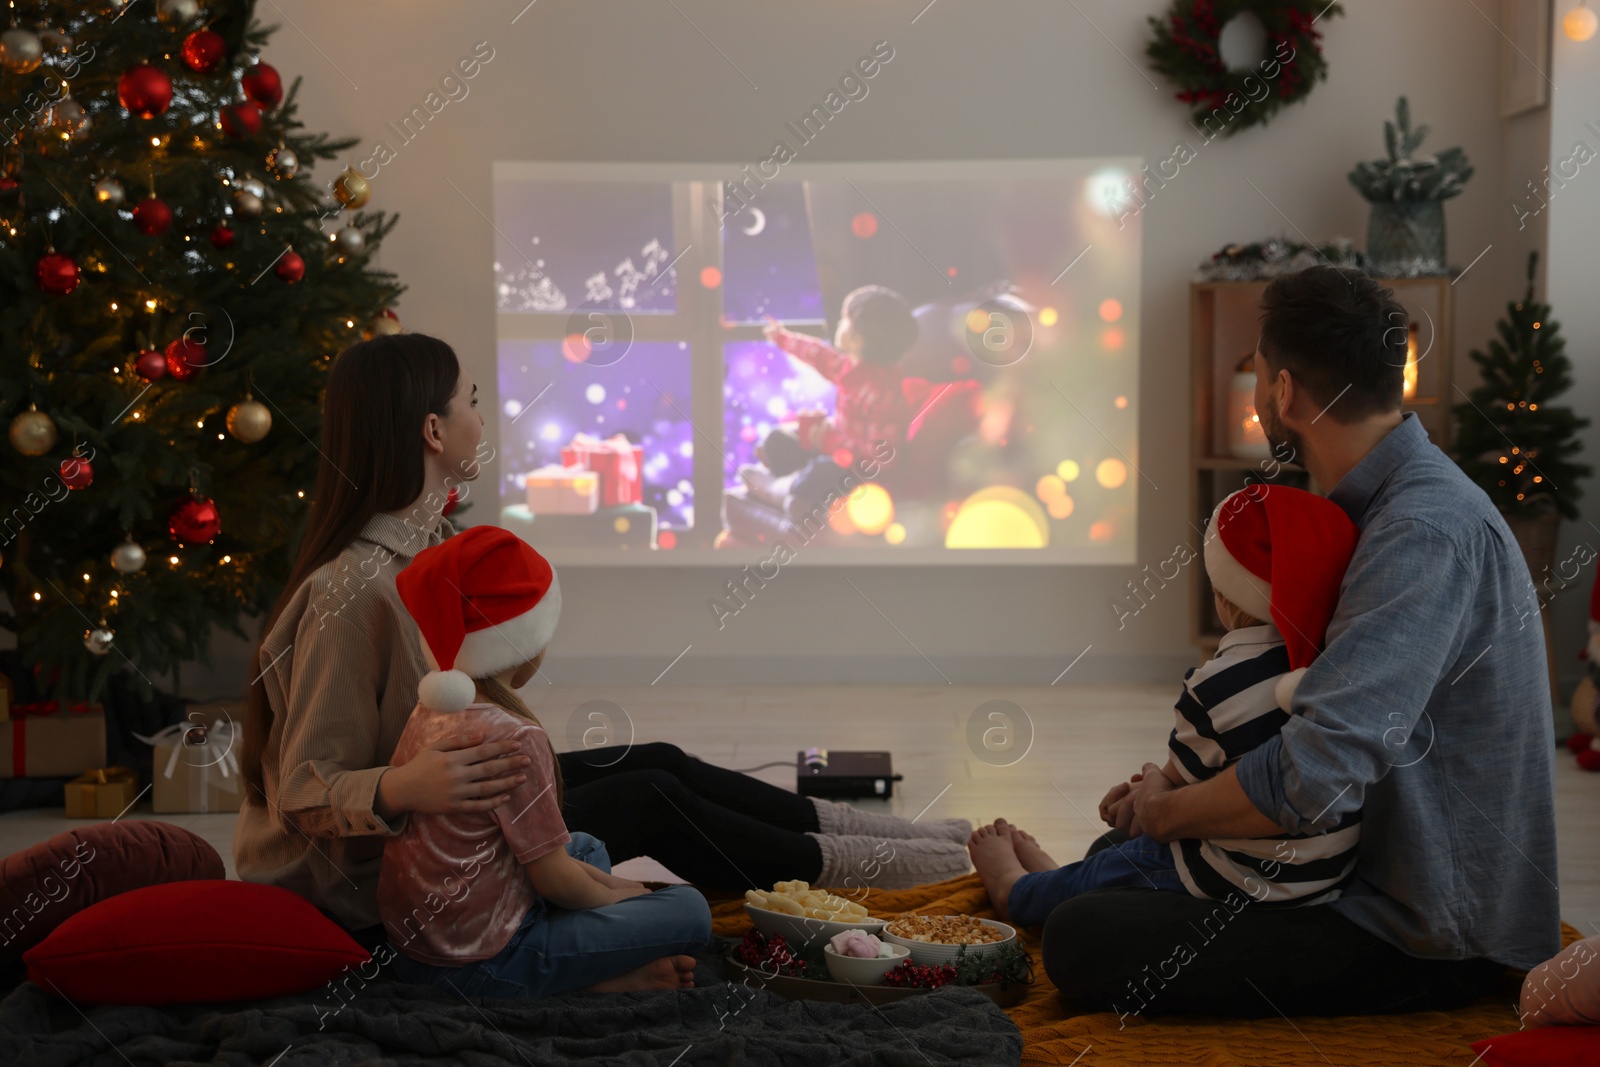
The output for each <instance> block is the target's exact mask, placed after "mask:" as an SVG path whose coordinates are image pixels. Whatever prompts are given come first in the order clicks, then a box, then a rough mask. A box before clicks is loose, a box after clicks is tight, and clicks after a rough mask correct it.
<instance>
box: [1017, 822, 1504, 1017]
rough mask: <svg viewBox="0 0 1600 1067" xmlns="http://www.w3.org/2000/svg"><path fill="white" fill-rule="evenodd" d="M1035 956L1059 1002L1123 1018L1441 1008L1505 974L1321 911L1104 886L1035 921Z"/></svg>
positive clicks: (1473, 996) (1490, 986)
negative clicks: (1038, 939)
mask: <svg viewBox="0 0 1600 1067" xmlns="http://www.w3.org/2000/svg"><path fill="white" fill-rule="evenodd" d="M1090 851H1091V852H1092V851H1095V850H1093V849H1091V850H1090ZM1243 900H1244V898H1242V897H1241V898H1240V901H1241V902H1242V901H1243ZM1043 956H1044V969H1045V973H1047V974H1048V975H1049V976H1050V980H1051V981H1052V982H1054V983H1055V985H1056V988H1058V989H1059V990H1061V995H1062V996H1063V997H1065V998H1066V999H1067V1000H1069V1001H1071V1002H1074V1003H1076V1004H1078V1005H1081V1006H1083V1007H1085V1008H1088V1009H1090V1010H1094V1011H1114V1012H1116V1013H1118V1014H1119V1015H1132V1016H1140V1015H1143V1016H1153V1015H1164V1014H1167V1013H1170V1012H1201V1013H1204V1014H1206V1015H1224V1016H1231V1017H1234V1018H1256V1017H1259V1016H1277V1015H1279V1014H1283V1015H1380V1014H1391V1013H1397V1012H1409V1011H1449V1010H1450V1009H1453V1008H1458V1007H1460V1006H1461V1005H1463V1004H1467V1003H1470V1002H1471V1001H1474V1000H1477V999H1478V998H1479V997H1482V996H1484V995H1486V994H1488V993H1491V992H1493V991H1495V990H1496V989H1498V988H1500V986H1501V984H1502V983H1503V982H1504V980H1505V975H1506V968H1505V967H1504V965H1502V964H1498V963H1494V962H1493V961H1491V960H1483V959H1476V960H1424V959H1418V958H1417V957H1415V956H1409V955H1407V954H1406V953H1404V952H1402V951H1400V950H1399V949H1397V948H1395V947H1394V946H1393V945H1391V944H1389V943H1388V942H1387V941H1384V940H1383V939H1382V938H1379V937H1376V936H1374V935H1373V934H1369V933H1368V932H1367V931H1366V930H1364V929H1362V928H1361V927H1359V926H1357V925H1356V924H1355V923H1353V922H1351V921H1350V920H1349V919H1346V918H1344V917H1343V916H1342V915H1340V914H1339V913H1338V912H1336V911H1334V910H1333V909H1332V908H1330V907H1327V906H1325V905H1311V906H1309V907H1304V908H1277V909H1257V908H1253V907H1251V906H1250V905H1249V904H1248V903H1245V904H1243V906H1239V902H1235V903H1234V904H1232V905H1228V904H1221V903H1218V902H1217V901H1214V900H1202V899H1199V898H1198V897H1186V896H1180V895H1178V894H1177V893H1170V892H1162V891H1160V890H1155V889H1102V890H1099V891H1097V892H1093V893H1085V894H1084V895H1082V896H1079V897H1074V898H1073V899H1071V900H1068V901H1066V902H1065V903H1063V904H1061V905H1059V906H1058V907H1057V908H1056V909H1055V911H1053V912H1051V913H1050V917H1049V918H1048V919H1047V920H1045V925H1044V947H1043ZM1513 995H1514V994H1513ZM1269 998H1270V999H1269Z"/></svg>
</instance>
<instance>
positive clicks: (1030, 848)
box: [994, 819, 1061, 874]
mask: <svg viewBox="0 0 1600 1067" xmlns="http://www.w3.org/2000/svg"><path fill="white" fill-rule="evenodd" d="M994 825H995V827H996V828H997V829H998V830H999V831H1000V832H1001V833H1003V834H1010V835H1011V848H1012V850H1013V851H1015V852H1016V854H1017V860H1018V862H1020V863H1021V864H1022V866H1023V868H1024V869H1025V870H1027V871H1028V872H1029V873H1030V874H1040V873H1042V872H1044V871H1053V870H1055V869H1057V868H1058V867H1060V866H1061V864H1059V863H1057V862H1056V861H1055V860H1053V859H1051V858H1050V854H1049V853H1048V852H1046V851H1045V850H1044V849H1042V848H1040V847H1039V842H1038V841H1035V840H1034V837H1033V835H1032V834H1030V833H1028V831H1026V830H1024V829H1022V828H1021V827H1019V826H1017V825H1016V824H1015V823H1008V822H1006V821H1005V820H1004V819H996V820H995V821H994Z"/></svg>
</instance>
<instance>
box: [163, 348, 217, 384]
mask: <svg viewBox="0 0 1600 1067" xmlns="http://www.w3.org/2000/svg"><path fill="white" fill-rule="evenodd" d="M166 360H167V373H168V374H170V375H172V376H173V377H174V378H176V379H177V380H178V381H180V382H186V381H188V380H189V379H190V378H193V377H194V376H195V375H196V374H198V373H199V372H200V368H201V367H204V366H205V365H206V363H207V362H208V361H207V359H206V346H205V345H202V344H197V343H196V342H194V341H191V340H189V339H188V338H187V337H180V338H178V339H177V340H175V341H173V342H172V343H170V344H168V345H167V355H166Z"/></svg>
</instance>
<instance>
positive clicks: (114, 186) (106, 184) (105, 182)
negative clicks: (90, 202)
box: [94, 178, 128, 207]
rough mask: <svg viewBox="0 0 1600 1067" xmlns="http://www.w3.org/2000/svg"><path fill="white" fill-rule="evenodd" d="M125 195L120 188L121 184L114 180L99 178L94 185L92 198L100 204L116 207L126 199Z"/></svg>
mask: <svg viewBox="0 0 1600 1067" xmlns="http://www.w3.org/2000/svg"><path fill="white" fill-rule="evenodd" d="M127 195H128V194H127V193H126V192H125V191H124V190H123V188H122V183H121V182H119V181H117V179H115V178H101V179H100V180H99V181H97V182H95V183H94V198H95V199H96V200H98V201H100V203H102V204H110V205H111V206H112V207H118V206H120V205H121V204H122V201H123V200H124V199H126V198H127Z"/></svg>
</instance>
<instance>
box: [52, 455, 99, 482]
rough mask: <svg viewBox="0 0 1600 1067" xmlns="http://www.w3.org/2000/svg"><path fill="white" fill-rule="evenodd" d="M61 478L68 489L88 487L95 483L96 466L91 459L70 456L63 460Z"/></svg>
mask: <svg viewBox="0 0 1600 1067" xmlns="http://www.w3.org/2000/svg"><path fill="white" fill-rule="evenodd" d="M59 469H60V471H61V480H62V481H63V482H65V483H67V488H68V489H87V488H89V486H90V485H92V484H94V468H93V467H91V466H89V461H88V460H86V459H82V458H80V457H78V456H68V457H67V458H66V459H64V460H62V461H61V467H60V468H59Z"/></svg>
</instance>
